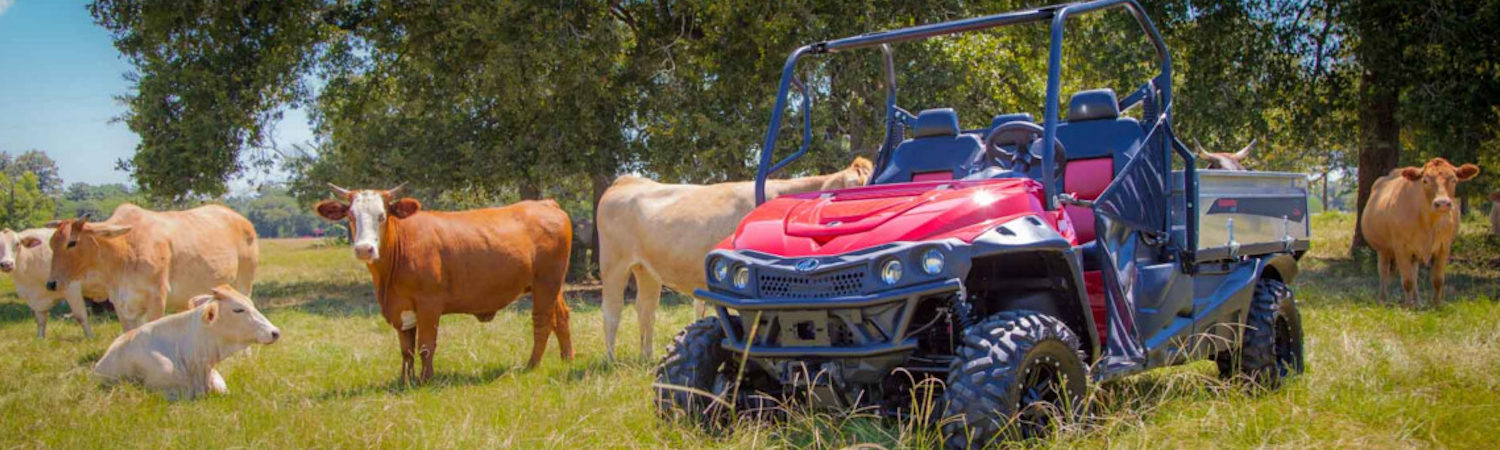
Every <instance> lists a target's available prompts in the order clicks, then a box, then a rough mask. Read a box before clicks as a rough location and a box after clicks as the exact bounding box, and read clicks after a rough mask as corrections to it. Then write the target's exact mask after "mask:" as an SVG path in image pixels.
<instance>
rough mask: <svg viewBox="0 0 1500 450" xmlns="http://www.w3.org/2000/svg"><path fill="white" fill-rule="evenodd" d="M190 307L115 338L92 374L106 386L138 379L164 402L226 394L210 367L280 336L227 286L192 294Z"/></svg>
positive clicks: (274, 327)
mask: <svg viewBox="0 0 1500 450" xmlns="http://www.w3.org/2000/svg"><path fill="white" fill-rule="evenodd" d="M192 305H193V308H192V309H189V310H186V311H183V312H179V313H176V314H172V315H170V316H166V317H162V318H160V319H157V320H154V321H151V322H150V323H147V324H145V325H142V326H141V327H139V328H136V329H133V330H130V331H127V332H125V334H122V335H120V337H118V338H115V342H114V343H113V344H110V346H109V350H107V351H105V352H104V356H103V357H102V358H99V363H98V364H95V365H94V378H95V379H96V380H98V381H99V382H101V383H104V384H106V385H108V384H114V383H118V382H121V381H133V382H140V383H141V384H143V385H145V386H146V387H147V388H149V389H154V390H158V391H163V392H165V393H166V395H167V399H169V400H178V399H182V398H189V399H191V398H197V397H200V396H203V395H205V394H207V393H209V392H213V393H218V394H226V393H228V392H229V388H228V387H227V386H226V385H225V384H224V377H223V376H222V375H219V371H217V370H214V366H215V365H217V364H219V362H220V361H223V360H224V359H226V358H229V357H230V356H232V355H234V354H235V353H238V352H239V351H240V350H244V349H245V348H246V347H249V346H250V344H254V343H261V344H266V345H270V344H273V343H275V342H276V340H277V339H280V338H281V330H280V329H278V328H276V326H275V325H272V324H271V321H269V320H266V316H263V315H261V313H260V311H259V310H257V309H255V303H254V302H252V301H251V300H250V298H248V297H245V296H244V294H240V293H239V291H236V290H234V288H232V287H230V286H229V285H221V286H219V287H216V288H213V294H212V295H203V296H199V297H195V298H193V299H192Z"/></svg>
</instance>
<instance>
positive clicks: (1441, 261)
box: [1427, 248, 1449, 307]
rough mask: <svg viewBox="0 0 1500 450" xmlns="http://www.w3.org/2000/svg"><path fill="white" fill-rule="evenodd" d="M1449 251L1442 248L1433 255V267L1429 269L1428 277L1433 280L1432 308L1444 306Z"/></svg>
mask: <svg viewBox="0 0 1500 450" xmlns="http://www.w3.org/2000/svg"><path fill="white" fill-rule="evenodd" d="M1448 251H1449V249H1446V248H1440V249H1438V251H1437V253H1436V254H1434V255H1432V258H1433V260H1432V267H1431V268H1430V269H1428V274H1427V276H1429V277H1431V278H1432V306H1434V307H1436V306H1438V305H1442V304H1443V284H1444V283H1445V282H1446V281H1447V275H1445V272H1446V271H1447V270H1448Z"/></svg>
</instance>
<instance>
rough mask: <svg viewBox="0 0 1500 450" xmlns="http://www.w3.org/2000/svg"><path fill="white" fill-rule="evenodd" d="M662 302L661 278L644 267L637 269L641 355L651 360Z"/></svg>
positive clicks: (637, 303) (636, 289)
mask: <svg viewBox="0 0 1500 450" xmlns="http://www.w3.org/2000/svg"><path fill="white" fill-rule="evenodd" d="M660 304H661V280H658V279H656V277H654V276H652V275H651V272H649V271H647V270H645V269H643V268H636V269H635V316H636V319H637V320H638V321H640V323H641V357H642V358H644V359H646V360H647V361H650V360H651V349H652V347H653V345H652V342H653V341H654V339H653V336H652V334H653V333H652V332H653V331H655V330H656V307H657V306H658V305H660Z"/></svg>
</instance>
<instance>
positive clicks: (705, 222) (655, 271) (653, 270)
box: [597, 158, 873, 359]
mask: <svg viewBox="0 0 1500 450" xmlns="http://www.w3.org/2000/svg"><path fill="white" fill-rule="evenodd" d="M872 170H873V165H872V164H871V163H870V161H869V160H867V159H864V158H855V159H854V162H853V163H852V164H850V165H849V167H848V168H846V169H844V170H841V171H839V172H835V173H832V174H828V175H821V176H812V177H803V178H796V179H791V180H770V181H769V182H767V184H766V197H767V198H775V197H776V196H779V195H787V194H795V193H800V192H811V191H826V190H833V189H843V188H847V187H858V186H863V185H864V184H865V180H868V179H869V178H870V172H871V171H872ZM754 208H755V183H754V182H749V181H742V182H733V183H719V184H711V185H693V184H662V183H657V182H655V181H652V180H648V179H645V178H641V177H636V176H628V175H627V176H623V177H620V178H619V179H617V180H615V182H614V184H613V185H611V186H610V187H609V189H608V190H606V191H604V196H603V197H602V198H600V199H599V214H598V215H599V217H598V219H597V220H598V224H599V275H600V278H602V279H603V281H604V346H605V354H606V355H607V356H608V357H609V358H610V359H613V358H614V355H615V333H616V332H617V331H618V330H619V328H620V313H621V312H622V311H623V310H624V308H625V285H626V284H627V283H628V282H629V281H630V276H631V275H635V283H636V304H635V308H636V316H637V317H639V318H640V322H641V323H640V325H641V354H642V355H643V356H644V357H645V358H647V359H649V358H651V346H652V344H651V338H652V336H651V331H652V325H653V321H654V319H655V317H656V307H657V303H658V301H659V300H661V288H662V286H663V285H665V286H666V287H668V288H671V289H672V290H674V291H677V292H681V293H684V294H692V292H693V290H694V289H698V288H702V287H705V286H706V285H707V279H706V275H705V274H704V272H703V258H704V257H705V256H707V255H708V252H709V251H710V250H713V248H714V245H716V244H718V243H719V241H722V240H724V238H727V237H729V235H730V234H733V233H734V229H735V227H737V226H739V223H740V219H743V218H744V217H745V215H746V214H749V213H750V210H751V209H754ZM693 306H694V308H695V310H696V311H697V313H698V316H700V317H701V316H702V315H703V303H702V302H701V301H697V300H695V301H694V302H693Z"/></svg>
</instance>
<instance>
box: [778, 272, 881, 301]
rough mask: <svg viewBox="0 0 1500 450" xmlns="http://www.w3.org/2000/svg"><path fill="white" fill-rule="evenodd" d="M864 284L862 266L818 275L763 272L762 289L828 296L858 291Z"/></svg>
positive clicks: (794, 295) (792, 294) (787, 294)
mask: <svg viewBox="0 0 1500 450" xmlns="http://www.w3.org/2000/svg"><path fill="white" fill-rule="evenodd" d="M864 284H865V271H864V268H863V267H854V268H849V269H844V270H840V271H836V272H829V273H822V274H816V275H799V274H792V273H762V274H761V275H760V293H761V295H762V296H764V297H769V298H827V297H846V296H851V295H858V294H859V291H860V288H861V287H863V286H864Z"/></svg>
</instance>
